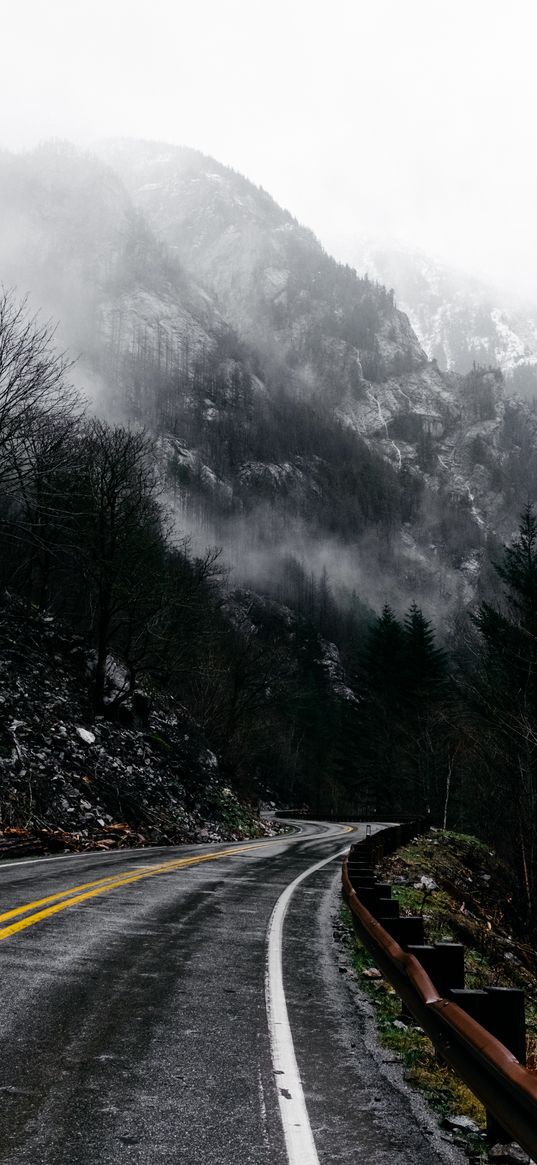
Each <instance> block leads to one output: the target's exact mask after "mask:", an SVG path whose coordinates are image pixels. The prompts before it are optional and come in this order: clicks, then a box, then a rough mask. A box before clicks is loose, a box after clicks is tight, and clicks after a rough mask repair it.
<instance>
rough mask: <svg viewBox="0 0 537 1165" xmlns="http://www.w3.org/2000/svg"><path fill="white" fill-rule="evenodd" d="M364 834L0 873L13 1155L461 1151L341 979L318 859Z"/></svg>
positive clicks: (219, 1163)
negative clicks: (426, 1115) (390, 1063)
mask: <svg viewBox="0 0 537 1165" xmlns="http://www.w3.org/2000/svg"><path fill="white" fill-rule="evenodd" d="M358 836H360V827H357V830H356V831H355V832H354V834H353V833H349V832H348V831H347V833H343V827H342V826H336V825H326V824H325V825H320V824H314V823H309V824H306V823H305V824H303V825H302V826H301V832H300V833H299V834H298V835H293V836H285V837H280V838H275V839H266V840H261V841H256V842H244V843H237V844H233V843H229V844H227V843H226V844H219V845H213V846H203V847H180V848H174V849H168V848H167V849H150V850H149V849H146V850H137V851H132V850H130V851H120V852H115V853H112V854H96V853H93V854H92V853H90V854H84V855H77V856H74V855H73V856H67V857H65V858H58V859H54V858H50V859H44V860H35V861H20V862H13V863H4V864H3V865H0V976H1V977H0V983H1V995H0V1162H2V1165H127V1163H128V1165H153V1163H158V1165H172V1163H173V1165H178V1163H180V1165H202V1163H203V1165H235V1163H236V1162H240V1165H249V1163H252V1165H317V1162H319V1163H321V1165H324V1163H329V1162H330V1163H331V1162H334V1163H336V1162H337V1163H346V1162H348V1163H349V1165H350V1163H351V1162H352V1163H353V1165H355V1163H357V1162H363V1163H364V1165H366V1163H367V1165H388V1163H389V1165H394V1162H399V1163H400V1165H436V1163H437V1162H441V1161H447V1160H452V1159H453V1160H454V1159H455V1158H453V1157H452V1156H450V1150H449V1149H448V1147H447V1146H446V1147H445V1149H444V1147H443V1145H442V1143H441V1141H440V1139H439V1138H438V1137H435V1136H434V1135H431V1130H430V1129H425V1128H424V1127H423V1124H422V1122H421V1121H420V1119H419V1116H416V1115H414V1114H413V1112H412V1110H411V1108H410V1107H409V1104H408V1099H407V1097H406V1096H405V1095H404V1093H403V1092H401V1089H400V1087H399V1086H397V1085H396V1084H394V1083H391V1082H390V1081H389V1080H388V1079H387V1078H386V1076H385V1074H384V1071H383V1069H382V1065H379V1064H378V1063H376V1062H375V1058H374V1055H373V1054H372V1053H371V1051H368V1050H367V1048H366V1046H365V1043H364V1042H363V1032H362V1025H361V1021H360V1020H359V1019H357V1018H356V1015H355V1013H354V1010H353V1008H352V1006H351V1000H350V995H349V992H348V990H347V987H346V982H345V977H344V976H341V975H340V974H339V972H338V967H337V962H336V955H335V952H334V948H333V944H332V934H331V916H330V910H331V909H332V910H333V908H334V901H335V899H334V893H335V884H336V880H337V879H338V878H339V864H338V863H337V862H336V861H326V859H330V858H333V857H335V855H337V854H338V853H339V852H340V851H341V849H342V847H343V846H344V845H348V843H349V842H350V841H352V840H353V838H356V837H358ZM311 867H314V868H311ZM301 875H305V876H304V877H302V878H301ZM294 881H296V886H295V887H294V888H293V891H292V892H291V890H288V888H289V887H290V884H291V883H293V882H294ZM282 895H284V896H285V897H284V898H283V899H282ZM267 933H269V934H270V936H271V937H270V943H269V956H270V957H269V968H270V974H269V977H268V980H267V983H265V968H266V962H267V959H266V956H267ZM282 936H283V937H282ZM280 940H281V941H280ZM278 952H279V954H278ZM278 962H279V968H280V970H279V975H280V982H279V985H278V983H277V982H276V980H277V978H278ZM265 989H266V991H267V994H268V1003H269V1014H268V1017H267V1010H266V998H265ZM282 1009H283V1012H284V1013H285V1016H286V1022H287V1025H288V1031H287V1036H286V1037H285V1038H284V1039H283V1040H282V1038H281V1032H282V1030H283V1028H284V1026H285V1024H284V1021H283V1019H282ZM353 1045H354V1046H353ZM282 1049H283V1053H282ZM282 1054H283V1060H280V1059H279V1058H278V1057H281V1055H282ZM289 1055H290V1056H291V1060H289ZM293 1057H294V1064H295V1068H296V1075H295V1076H293V1075H292V1072H291V1075H290V1076H289V1072H290V1071H291V1069H292V1058H293ZM290 1064H291V1068H290V1067H289V1065H290ZM286 1073H287V1075H286ZM282 1081H283V1083H282ZM289 1082H290V1083H289ZM343 1082H345V1086H344V1090H343V1091H342V1083H343ZM301 1103H302V1104H303V1108H302V1109H301V1108H300V1104H301ZM287 1105H289V1109H287V1108H286V1106H287ZM289 1111H291V1113H292V1117H291V1118H289ZM286 1122H287V1125H288V1126H289V1127H288V1128H287V1130H286ZM293 1125H294V1126H298V1125H300V1126H301V1131H300V1133H299V1134H298V1136H297V1134H296V1129H295V1131H293V1129H292V1126H293ZM289 1128H291V1132H289ZM293 1146H294V1147H293ZM308 1153H309V1156H308ZM294 1154H295V1155H294ZM297 1154H298V1156H297Z"/></svg>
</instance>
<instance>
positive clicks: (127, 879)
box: [0, 825, 353, 941]
mask: <svg viewBox="0 0 537 1165" xmlns="http://www.w3.org/2000/svg"><path fill="white" fill-rule="evenodd" d="M342 832H343V833H352V832H353V827H352V826H349V825H345V826H342ZM281 840H282V839H281V837H277V838H272V839H271V840H270V841H260V842H253V843H252V844H251V845H241V846H235V847H233V848H229V849H224V850H216V851H215V852H214V853H209V854H195V855H193V856H192V857H188V858H176V859H174V860H173V861H170V862H165V863H163V864H162V865H158V866H152V867H147V866H145V867H144V868H143V871H142V872H139V871H138V870H136V869H133V870H126V871H125V872H124V873H123V874H109V875H107V877H105V878H97V879H96V880H95V881H93V882H83V883H81V884H80V885H78V886H71V887H70V888H69V889H67V890H58V891H57V892H56V893H55V894H49V895H47V897H45V898H37V899H35V900H34V901H33V902H26V903H23V904H22V905H21V906H14V907H13V908H12V909H11V910H7V911H5V912H4V913H3V914H0V922H7V921H8V920H9V919H12V918H18V917H19V916H20V915H21V914H28V915H29V917H27V918H22V919H20V921H19V922H14V923H11V924H10V925H9V926H4V927H2V928H0V941H2V940H3V939H6V938H10V937H11V935H14V934H17V933H18V932H19V931H21V930H26V929H27V927H29V926H35V924H36V923H37V922H42V921H43V919H45V918H51V917H52V916H53V915H54V914H59V912H60V911H61V910H66V909H67V908H68V907H69V906H78V905H79V904H80V903H81V902H87V901H88V900H89V899H91V898H96V897H97V896H98V895H100V894H106V893H107V892H108V891H109V890H118V889H121V887H122V886H130V885H132V883H133V882H141V881H143V880H144V879H145V878H152V877H154V876H155V874H165V873H172V872H173V871H175V870H182V869H186V868H187V867H188V866H195V865H201V863H202V862H214V861H217V860H218V859H219V858H225V857H234V856H237V855H240V854H242V853H250V852H251V851H252V850H254V849H260V848H266V847H267V846H269V845H276V844H278V843H279V842H280V841H281ZM80 891H82V893H80ZM50 903H52V904H53V905H49V904H50ZM41 906H44V907H45V909H44V910H39V909H38V908H39V907H41ZM31 911H33V913H30V912H31Z"/></svg>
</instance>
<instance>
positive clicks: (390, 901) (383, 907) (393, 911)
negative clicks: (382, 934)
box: [375, 898, 400, 926]
mask: <svg viewBox="0 0 537 1165" xmlns="http://www.w3.org/2000/svg"><path fill="white" fill-rule="evenodd" d="M399 909H400V907H399V903H398V902H397V900H396V899H395V898H379V899H378V901H377V907H376V910H375V918H376V919H377V921H378V922H380V925H381V926H384V923H385V922H386V920H387V919H388V918H399Z"/></svg>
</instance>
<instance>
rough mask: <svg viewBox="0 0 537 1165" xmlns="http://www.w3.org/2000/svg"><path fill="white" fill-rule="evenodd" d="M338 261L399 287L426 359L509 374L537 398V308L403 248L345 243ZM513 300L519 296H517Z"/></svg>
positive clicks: (442, 364)
mask: <svg viewBox="0 0 537 1165" xmlns="http://www.w3.org/2000/svg"><path fill="white" fill-rule="evenodd" d="M335 251H336V254H337V255H339V257H340V258H341V259H342V260H345V261H347V262H350V263H352V265H353V266H355V267H356V269H357V271H359V272H368V273H369V276H370V278H372V279H377V280H379V281H380V282H381V283H383V284H385V285H386V286H387V287H390V288H393V289H394V292H395V297H396V300H397V303H398V305H399V307H400V308H401V310H402V311H404V312H406V314H407V315H408V318H409V320H410V323H411V324H412V327H413V329H414V331H415V333H416V335H417V336H418V337H419V340H420V343H421V344H422V346H423V348H424V350H425V352H426V353H427V355H428V357H429V358H430V359H431V360H433V359H434V360H436V361H437V363H438V366H439V367H440V368H442V369H448V370H454V371H456V372H462V373H466V372H469V371H470V370H471V369H472V367H473V365H474V363H476V364H480V365H487V366H494V367H498V368H500V369H501V370H502V372H503V374H504V376H505V378H506V380H507V382H508V383H509V385H510V386H511V387H512V388H514V389H516V391H518V392H520V393H521V394H522V395H524V396H529V397H533V396H535V394H536V393H537V308H535V307H533V306H532V305H524V304H515V303H513V302H511V301H510V297H509V296H506V295H502V293H501V292H499V291H498V290H497V289H494V288H491V287H488V286H487V284H486V283H484V282H482V281H481V280H479V279H476V278H473V277H472V276H470V275H468V274H466V273H465V272H462V271H459V270H457V269H455V268H451V267H449V266H447V265H445V264H443V263H440V262H438V261H437V260H435V259H433V258H431V256H429V255H426V254H425V253H424V252H422V251H419V250H415V249H413V248H411V247H406V246H404V245H402V244H400V243H393V244H390V245H387V244H385V243H380V242H379V243H375V242H373V241H371V240H370V239H365V238H360V237H356V238H345V239H339V240H338V241H337V242H336V243H335ZM511 299H512V297H511Z"/></svg>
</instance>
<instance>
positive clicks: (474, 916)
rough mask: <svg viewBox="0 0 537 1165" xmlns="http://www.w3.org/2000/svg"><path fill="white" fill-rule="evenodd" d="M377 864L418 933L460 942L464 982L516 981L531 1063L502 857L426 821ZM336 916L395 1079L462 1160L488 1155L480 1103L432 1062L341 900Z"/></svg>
mask: <svg viewBox="0 0 537 1165" xmlns="http://www.w3.org/2000/svg"><path fill="white" fill-rule="evenodd" d="M378 873H379V876H380V875H381V876H382V880H383V881H387V882H391V883H392V887H393V890H392V892H393V896H394V897H395V898H397V899H398V900H399V902H400V903H401V910H402V913H406V914H423V916H424V919H425V924H426V935H427V941H441V940H444V941H453V942H462V943H464V945H465V970H466V986H467V987H473V988H479V987H485V986H496V987H518V988H522V989H523V990H524V992H525V996H526V1027H527V1066H528V1068H530V1069H531V1070H533V1071H537V980H536V976H535V956H534V952H533V951H532V949H531V947H530V945H529V944H528V943H527V942H526V941H524V936H523V935H520V934H519V933H517V919H516V914H515V913H514V912H513V908H512V896H513V895H512V890H511V889H510V884H509V871H508V868H507V867H506V865H505V864H504V863H503V862H502V861H501V859H499V858H498V857H497V855H496V854H495V853H494V852H493V851H492V850H490V848H489V847H487V846H486V845H484V844H483V843H482V842H480V841H479V840H478V839H477V838H475V837H471V836H468V835H465V834H459V833H452V832H449V831H440V830H432V831H431V832H430V833H429V834H428V835H425V836H424V837H420V838H417V839H415V840H414V841H413V842H412V843H411V844H410V845H408V846H406V847H404V848H403V849H401V850H399V851H397V853H395V854H393V855H391V856H390V857H389V858H386V859H385V860H384V861H383V862H382V863H381V865H380V866H379V869H378ZM424 879H425V883H426V885H424V881H423V880H424ZM431 885H434V886H435V887H436V888H435V889H431V888H430V887H431ZM342 917H343V921H344V924H345V929H346V933H347V938H348V942H349V943H350V945H351V948H352V963H353V967H354V970H355V972H356V975H357V977H358V980H359V984H360V988H361V990H363V991H364V992H365V993H366V994H367V995H368V997H369V998H370V999H371V1001H372V1003H373V1006H374V1009H375V1013H376V1023H377V1029H378V1034H379V1039H380V1042H381V1043H382V1045H383V1046H384V1047H387V1048H389V1049H390V1050H391V1051H393V1052H394V1053H395V1054H396V1055H397V1056H399V1057H401V1059H402V1063H403V1067H404V1078H405V1080H406V1081H407V1082H408V1083H409V1084H411V1085H413V1086H415V1087H417V1088H419V1089H420V1090H421V1091H422V1092H423V1093H424V1095H425V1096H426V1098H427V1100H428V1102H429V1103H430V1104H431V1106H432V1107H433V1109H434V1110H435V1111H436V1112H437V1113H438V1114H439V1116H440V1117H441V1118H442V1121H443V1122H444V1123H445V1127H446V1129H449V1130H451V1135H452V1136H453V1139H454V1140H455V1141H456V1142H457V1143H459V1144H460V1145H461V1146H463V1147H464V1149H465V1151H466V1152H467V1154H468V1156H469V1158H470V1160H471V1161H474V1162H479V1161H486V1160H488V1152H487V1145H486V1142H485V1140H484V1135H483V1130H484V1128H485V1112H484V1109H483V1107H482V1105H481V1104H480V1103H479V1101H478V1100H476V1098H475V1097H474V1096H473V1094H472V1093H471V1092H470V1090H469V1089H468V1088H467V1087H466V1085H465V1084H463V1083H462V1081H460V1080H459V1079H458V1077H457V1076H456V1075H455V1073H454V1072H453V1071H452V1070H451V1069H450V1068H448V1067H446V1066H443V1065H442V1064H440V1063H439V1061H438V1059H437V1057H436V1054H435V1051H434V1048H433V1046H432V1044H431V1042H430V1040H429V1039H428V1037H427V1036H426V1035H425V1033H424V1032H423V1031H422V1030H421V1028H419V1027H417V1026H416V1025H415V1024H414V1023H413V1022H409V1021H408V1020H407V1019H406V1018H405V1017H404V1015H403V1014H402V1005H401V1001H400V999H399V996H398V995H397V994H396V992H395V991H394V989H393V988H392V987H391V985H390V984H389V983H387V982H386V981H385V980H384V979H383V978H382V976H381V975H380V972H379V971H378V970H377V969H376V967H375V964H374V961H373V959H372V958H371V956H370V954H369V953H368V952H367V951H366V950H365V949H364V947H363V946H362V945H361V943H360V942H359V941H358V939H357V938H356V937H355V935H354V931H353V929H352V923H351V914H350V911H349V909H348V907H347V906H346V905H344V906H343V908H342Z"/></svg>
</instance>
